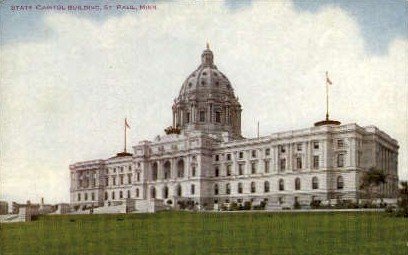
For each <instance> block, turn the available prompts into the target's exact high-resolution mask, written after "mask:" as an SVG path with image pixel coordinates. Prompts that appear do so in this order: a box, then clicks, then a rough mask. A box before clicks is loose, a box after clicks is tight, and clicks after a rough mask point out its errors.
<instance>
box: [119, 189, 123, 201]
mask: <svg viewBox="0 0 408 255" xmlns="http://www.w3.org/2000/svg"><path fill="white" fill-rule="evenodd" d="M119 198H121V199H122V198H123V191H119Z"/></svg>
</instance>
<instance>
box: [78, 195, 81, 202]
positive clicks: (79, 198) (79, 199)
mask: <svg viewBox="0 0 408 255" xmlns="http://www.w3.org/2000/svg"><path fill="white" fill-rule="evenodd" d="M77 200H78V201H81V193H78V198H77Z"/></svg>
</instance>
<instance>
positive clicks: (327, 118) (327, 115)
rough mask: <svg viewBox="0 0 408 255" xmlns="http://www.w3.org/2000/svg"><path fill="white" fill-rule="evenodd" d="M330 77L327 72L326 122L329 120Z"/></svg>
mask: <svg viewBox="0 0 408 255" xmlns="http://www.w3.org/2000/svg"><path fill="white" fill-rule="evenodd" d="M328 77H329V75H328V74H327V71H326V120H329V81H328V79H329V78H328Z"/></svg>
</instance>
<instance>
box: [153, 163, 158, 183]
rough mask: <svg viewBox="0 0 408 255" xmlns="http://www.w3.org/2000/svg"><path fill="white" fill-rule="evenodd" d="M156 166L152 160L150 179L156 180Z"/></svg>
mask: <svg viewBox="0 0 408 255" xmlns="http://www.w3.org/2000/svg"><path fill="white" fill-rule="evenodd" d="M157 168H158V166H157V162H154V163H153V166H152V180H153V181H155V180H157Z"/></svg>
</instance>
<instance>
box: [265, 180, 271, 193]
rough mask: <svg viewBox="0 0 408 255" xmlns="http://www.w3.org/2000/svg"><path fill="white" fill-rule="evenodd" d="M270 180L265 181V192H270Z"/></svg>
mask: <svg viewBox="0 0 408 255" xmlns="http://www.w3.org/2000/svg"><path fill="white" fill-rule="evenodd" d="M269 189H270V188H269V182H268V181H266V182H264V192H265V193H268V192H269Z"/></svg>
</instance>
